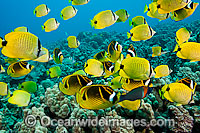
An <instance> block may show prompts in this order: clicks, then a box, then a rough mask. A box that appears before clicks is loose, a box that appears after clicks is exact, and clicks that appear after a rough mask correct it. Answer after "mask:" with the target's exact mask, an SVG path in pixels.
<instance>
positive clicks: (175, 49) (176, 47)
mask: <svg viewBox="0 0 200 133" xmlns="http://www.w3.org/2000/svg"><path fill="white" fill-rule="evenodd" d="M178 48H179V45H178V43H177V44H176V46H175V48H174V51H173V52H176V51H178Z"/></svg>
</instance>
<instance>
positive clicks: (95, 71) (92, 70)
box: [84, 59, 104, 77]
mask: <svg viewBox="0 0 200 133" xmlns="http://www.w3.org/2000/svg"><path fill="white" fill-rule="evenodd" d="M103 67H104V66H103V64H102V63H101V62H100V61H98V60H95V59H88V60H87V63H85V69H84V71H85V72H86V73H87V74H90V75H94V76H96V77H100V76H102V75H103V74H104V68H103Z"/></svg>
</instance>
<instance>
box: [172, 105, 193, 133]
mask: <svg viewBox="0 0 200 133" xmlns="http://www.w3.org/2000/svg"><path fill="white" fill-rule="evenodd" d="M168 109H169V110H170V111H169V113H170V115H171V116H172V118H173V119H174V120H175V126H174V127H172V128H171V131H173V132H176V133H180V132H187V133H189V132H192V128H193V124H194V123H193V121H194V119H193V117H192V116H190V114H189V112H188V111H187V110H186V109H185V108H183V107H182V106H179V107H175V106H173V105H170V106H168Z"/></svg>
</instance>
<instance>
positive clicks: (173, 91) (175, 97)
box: [161, 82, 196, 105]
mask: <svg viewBox="0 0 200 133" xmlns="http://www.w3.org/2000/svg"><path fill="white" fill-rule="evenodd" d="M191 84H193V87H194V88H190V87H188V86H187V85H185V84H183V83H171V84H168V85H167V84H166V85H164V86H163V87H162V90H161V91H162V92H163V96H164V97H165V98H166V99H167V100H169V101H170V102H176V103H177V104H178V105H186V104H189V103H190V102H191V101H192V96H193V95H194V90H195V87H196V85H194V82H192V83H191Z"/></svg>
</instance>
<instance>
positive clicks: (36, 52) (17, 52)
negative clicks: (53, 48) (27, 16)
mask: <svg viewBox="0 0 200 133" xmlns="http://www.w3.org/2000/svg"><path fill="white" fill-rule="evenodd" d="M1 45H2V47H3V48H2V50H1V53H2V54H3V55H5V56H7V57H10V58H23V59H30V60H32V59H36V58H38V57H40V56H42V55H43V54H44V53H43V52H42V46H41V44H40V41H39V39H38V37H37V36H35V35H33V34H31V33H29V32H11V33H8V34H6V35H5V42H4V43H2V44H1Z"/></svg>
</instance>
